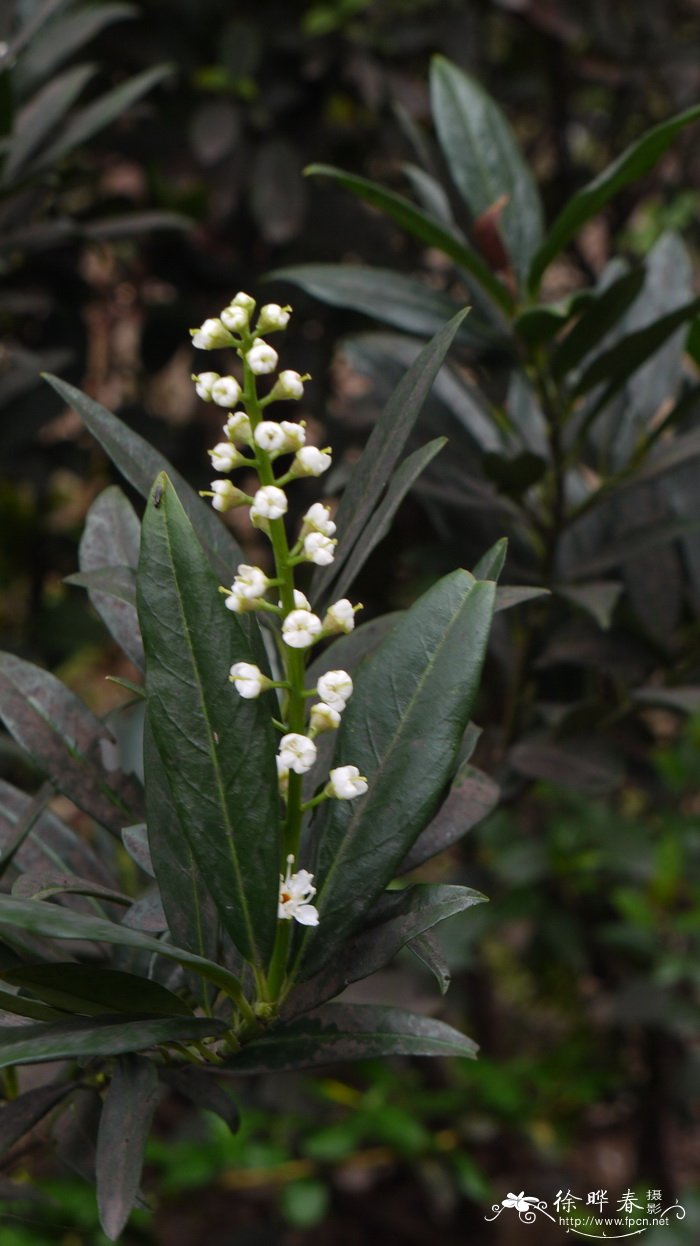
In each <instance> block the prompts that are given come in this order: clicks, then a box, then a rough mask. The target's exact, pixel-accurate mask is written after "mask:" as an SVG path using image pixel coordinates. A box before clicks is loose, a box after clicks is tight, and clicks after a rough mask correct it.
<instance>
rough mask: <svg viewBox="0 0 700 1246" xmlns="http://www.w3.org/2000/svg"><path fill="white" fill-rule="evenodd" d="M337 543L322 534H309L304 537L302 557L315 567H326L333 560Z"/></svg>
mask: <svg viewBox="0 0 700 1246" xmlns="http://www.w3.org/2000/svg"><path fill="white" fill-rule="evenodd" d="M336 545H337V541H334V540H333V538H332V537H329V536H324V535H323V533H322V532H310V533H309V535H308V536H305V537H304V557H305V558H307V559H308V561H309V562H313V563H315V564H316V566H317V567H328V566H329V565H330V563H332V562H333V559H334V558H335V547H336Z"/></svg>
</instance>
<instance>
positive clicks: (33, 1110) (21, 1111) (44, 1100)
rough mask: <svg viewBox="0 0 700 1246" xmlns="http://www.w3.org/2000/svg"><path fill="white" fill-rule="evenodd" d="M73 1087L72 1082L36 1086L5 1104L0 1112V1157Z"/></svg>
mask: <svg viewBox="0 0 700 1246" xmlns="http://www.w3.org/2000/svg"><path fill="white" fill-rule="evenodd" d="M73 1086H74V1083H73V1082H63V1083H62V1084H60V1085H57V1084H56V1083H53V1084H52V1085H50V1086H38V1087H37V1088H36V1089H35V1090H27V1091H26V1092H25V1093H24V1094H23V1095H20V1096H19V1098H18V1099H12V1100H11V1101H10V1102H9V1103H6V1104H5V1106H4V1107H3V1109H2V1111H0V1156H5V1155H7V1152H8V1151H9V1150H10V1147H13V1146H14V1145H15V1143H16V1142H19V1140H20V1138H23V1137H24V1135H25V1134H26V1133H29V1130H30V1129H33V1128H34V1126H35V1125H38V1124H39V1121H42V1120H43V1119H44V1117H45V1116H46V1115H47V1114H48V1113H49V1112H50V1111H51V1109H52V1108H55V1106H56V1104H57V1103H60V1102H61V1100H62V1099H65V1097H66V1095H67V1094H70V1092H71V1090H72V1089H73Z"/></svg>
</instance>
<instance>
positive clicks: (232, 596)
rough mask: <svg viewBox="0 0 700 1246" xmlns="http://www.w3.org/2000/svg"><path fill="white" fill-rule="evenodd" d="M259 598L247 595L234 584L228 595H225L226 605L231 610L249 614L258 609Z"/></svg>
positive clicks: (235, 612)
mask: <svg viewBox="0 0 700 1246" xmlns="http://www.w3.org/2000/svg"><path fill="white" fill-rule="evenodd" d="M258 604H259V602H258V600H256V599H255V598H254V597H246V596H244V594H243V593H241V592H240V591H239V589H238V588H237V587H236V586H235V585H234V586H233V587H232V588H231V592H230V593H229V595H228V597H224V605H225V607H226V609H227V610H231V611H232V613H233V614H248V613H249V611H251V610H256V609H257V607H258Z"/></svg>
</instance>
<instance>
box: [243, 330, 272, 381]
mask: <svg viewBox="0 0 700 1246" xmlns="http://www.w3.org/2000/svg"><path fill="white" fill-rule="evenodd" d="M245 358H246V363H247V364H248V367H249V368H250V370H251V372H253V373H254V374H255V376H266V375H267V374H268V372H274V370H275V368H276V367H277V362H278V359H279V356H278V354H277V351H276V350H275V349H274V347H273V346H270V345H269V344H268V343H267V342H265V341H264V340H263V338H261V337H256V338H255V339H254V341H253V345H252V346H251V348H250V350H249V351H248V353H247V355H246V357H245Z"/></svg>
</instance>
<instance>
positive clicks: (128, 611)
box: [68, 485, 144, 670]
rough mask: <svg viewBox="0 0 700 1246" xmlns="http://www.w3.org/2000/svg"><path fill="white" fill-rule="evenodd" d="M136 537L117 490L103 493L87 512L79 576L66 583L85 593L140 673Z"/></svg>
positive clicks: (133, 518) (134, 520)
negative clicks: (86, 592)
mask: <svg viewBox="0 0 700 1246" xmlns="http://www.w3.org/2000/svg"><path fill="white" fill-rule="evenodd" d="M140 535H141V526H140V524H139V520H138V517H137V515H136V512H135V511H134V508H133V506H132V505H131V503H130V502H129V501H128V499H127V498H126V497H125V496H124V494H123V493H122V491H121V489H119V488H117V486H116V485H112V486H111V487H110V488H109V489H105V490H104V491H103V492H102V493H101V494H100V495H99V497H98V498H96V500H95V501H94V502H93V504H92V506H91V507H90V510H89V511H88V516H87V520H86V522H85V529H84V531H83V535H82V537H81V540H80V569H81V572H82V573H83V576H82V578H81V577H80V576H70V577H69V579H68V582H69V583H73V584H83V585H84V587H86V588H87V590H88V592H89V594H90V601H91V602H92V604H93V606H94V607H95V609H96V611H97V613H98V614H99V616H100V618H101V619H102V621H103V623H104V624H105V626H106V627H107V628H108V630H109V631H110V632H111V634H112V636H113V637H114V639H115V640H116V642H117V644H118V645H119V646H120V648H122V649H123V650H124V653H125V654H126V655H127V657H128V658H131V661H132V662H133V663H134V665H135V666H137V667H138V668H139V670H143V664H144V657H143V644H142V642H141V633H140V631H139V623H138V617H137V614H136V567H137V566H138V560H139V540H140ZM91 577H92V578H91ZM99 577H102V578H101V579H100V578H99Z"/></svg>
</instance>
